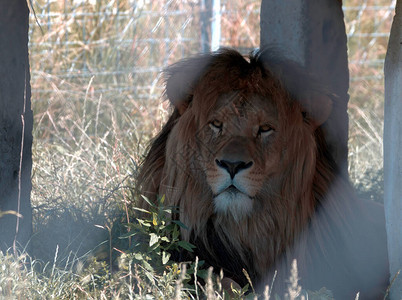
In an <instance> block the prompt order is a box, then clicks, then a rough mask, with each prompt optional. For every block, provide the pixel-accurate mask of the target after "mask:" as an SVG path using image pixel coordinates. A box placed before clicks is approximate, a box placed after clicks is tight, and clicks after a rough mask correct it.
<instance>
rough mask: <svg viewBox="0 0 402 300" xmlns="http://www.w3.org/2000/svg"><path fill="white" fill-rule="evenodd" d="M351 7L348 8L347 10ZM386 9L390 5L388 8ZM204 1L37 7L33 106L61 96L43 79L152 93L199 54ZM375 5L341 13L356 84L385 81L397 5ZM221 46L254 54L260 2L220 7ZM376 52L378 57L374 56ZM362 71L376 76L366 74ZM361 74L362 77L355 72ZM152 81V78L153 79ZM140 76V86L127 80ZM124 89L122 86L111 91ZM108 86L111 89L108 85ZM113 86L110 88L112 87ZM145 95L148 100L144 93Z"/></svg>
mask: <svg viewBox="0 0 402 300" xmlns="http://www.w3.org/2000/svg"><path fill="white" fill-rule="evenodd" d="M348 2H350V4H349V3H348ZM383 2H385V1H383ZM200 3H201V2H198V1H171V0H170V1H166V0H165V1H152V3H151V1H146V0H143V1H130V0H127V1H123V0H120V1H119V0H112V1H90V0H88V1H83V0H81V1H77V0H75V1H61V0H47V1H36V2H35V6H34V8H35V11H36V18H37V21H38V23H39V24H41V27H39V26H38V25H37V24H36V20H35V18H34V16H33V15H31V27H30V28H31V29H30V49H31V64H32V82H33V86H34V87H35V93H34V99H35V98H37V97H38V99H35V100H36V101H45V99H43V97H42V96H41V94H42V93H44V94H46V95H47V94H48V93H50V92H60V90H58V91H55V90H54V89H53V88H52V87H50V86H46V85H43V84H41V82H42V79H43V77H46V76H47V77H49V76H50V77H52V78H55V77H56V78H57V79H59V80H68V81H71V80H72V79H76V80H77V81H78V82H80V81H82V80H84V81H86V82H88V80H89V79H90V78H91V77H92V76H95V77H96V78H102V80H101V81H102V82H103V83H104V84H106V85H105V88H104V89H97V92H101V93H105V92H109V93H112V94H113V93H119V92H121V91H125V90H131V91H136V92H139V95H138V96H140V97H156V96H157V95H156V94H154V93H150V91H151V90H152V89H153V88H154V87H155V85H154V79H155V78H157V77H158V73H159V72H160V70H161V69H162V68H163V67H164V66H166V65H167V64H169V63H172V62H173V61H176V60H178V59H180V58H182V57H185V56H188V55H191V54H194V53H197V52H199V51H200V49H201V44H202V40H201V38H200V35H201V30H202V26H203V24H202V19H203V14H205V13H206V11H205V8H203V7H202V5H201V4H200ZM379 3H381V1H373V3H371V4H370V3H368V1H364V2H363V4H361V5H358V6H353V1H346V3H345V4H344V7H343V10H344V13H345V21H346V26H347V36H348V39H349V51H350V52H349V56H350V65H351V80H352V81H360V80H371V79H374V80H380V79H381V78H382V74H381V73H382V72H381V70H382V65H383V59H384V55H385V49H386V42H387V39H388V35H389V28H390V20H391V17H392V15H393V11H394V6H395V1H392V2H391V3H389V5H379ZM221 17H222V25H221V26H222V30H221V31H222V36H221V42H220V44H221V45H223V46H231V47H238V48H245V49H250V48H254V47H258V42H259V1H255V2H248V3H247V4H242V3H241V1H232V2H229V1H226V2H223V3H222V5H221ZM373 48H375V49H373ZM361 66H364V67H365V68H369V69H370V71H371V72H360V71H361ZM356 69H358V71H359V72H357V71H355V70H356ZM147 75H148V76H147ZM136 76H142V77H143V80H139V83H138V84H137V85H133V84H132V82H131V81H128V82H127V80H123V82H122V81H121V80H116V79H121V77H126V78H132V77H136ZM114 81H118V82H119V84H111V83H112V82H114ZM107 83H109V84H107ZM110 84H111V85H110ZM140 91H142V92H140Z"/></svg>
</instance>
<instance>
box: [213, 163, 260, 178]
mask: <svg viewBox="0 0 402 300" xmlns="http://www.w3.org/2000/svg"><path fill="white" fill-rule="evenodd" d="M215 163H216V164H217V165H218V167H220V168H222V169H225V170H226V171H227V172H228V173H229V174H230V178H231V179H233V178H234V177H235V175H236V174H237V173H238V172H239V171H241V170H245V169H248V168H250V167H251V166H252V165H253V162H252V161H250V162H248V163H245V162H244V161H228V160H223V159H222V160H218V159H215Z"/></svg>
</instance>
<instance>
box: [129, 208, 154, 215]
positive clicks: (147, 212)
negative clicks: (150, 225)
mask: <svg viewBox="0 0 402 300" xmlns="http://www.w3.org/2000/svg"><path fill="white" fill-rule="evenodd" d="M133 209H134V210H137V211H140V212H143V213H146V214H150V213H151V212H150V211H148V210H146V209H143V208H139V207H133Z"/></svg>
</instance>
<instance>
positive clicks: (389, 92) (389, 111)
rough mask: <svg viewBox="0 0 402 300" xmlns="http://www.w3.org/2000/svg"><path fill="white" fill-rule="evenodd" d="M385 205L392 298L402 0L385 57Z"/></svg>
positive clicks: (396, 267) (399, 244)
mask: <svg viewBox="0 0 402 300" xmlns="http://www.w3.org/2000/svg"><path fill="white" fill-rule="evenodd" d="M384 73H385V112H384V143H383V144H384V205H385V216H386V222H387V223H386V224H387V236H388V256H389V264H390V273H391V280H392V279H393V277H394V276H395V275H396V273H397V272H398V271H401V274H399V276H398V278H397V279H396V280H395V282H394V284H393V285H392V288H391V291H390V293H391V299H402V86H401V84H402V1H401V0H398V1H397V4H396V14H395V17H394V21H393V23H392V28H391V35H390V37H389V42H388V50H387V56H386V58H385V68H384Z"/></svg>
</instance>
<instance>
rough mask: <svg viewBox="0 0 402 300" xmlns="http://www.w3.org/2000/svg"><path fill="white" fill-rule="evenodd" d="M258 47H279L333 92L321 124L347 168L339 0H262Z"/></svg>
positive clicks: (343, 33) (342, 26) (346, 85)
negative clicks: (327, 117)
mask: <svg viewBox="0 0 402 300" xmlns="http://www.w3.org/2000/svg"><path fill="white" fill-rule="evenodd" d="M260 27H261V35H260V36H261V42H260V44H261V47H266V46H275V47H279V48H280V49H281V50H282V51H284V52H285V54H284V55H286V54H288V55H290V56H291V58H293V59H294V60H296V61H298V62H299V63H301V64H302V65H304V66H305V67H306V68H307V69H308V71H310V72H311V73H314V74H315V75H316V76H317V77H318V78H319V79H320V80H321V81H322V82H323V83H324V84H326V85H327V86H328V87H329V88H330V89H331V91H332V92H333V93H335V94H337V96H338V98H337V99H336V101H335V103H334V105H333V109H332V113H331V116H330V118H329V119H328V121H327V122H325V123H324V125H323V128H324V130H325V132H326V140H327V143H328V146H329V147H330V151H331V153H332V155H333V157H334V159H335V161H336V162H337V163H338V165H339V166H340V167H341V169H342V171H343V174H345V175H346V174H347V155H348V148H347V143H348V128H349V118H348V114H347V104H348V101H349V95H348V89H349V70H348V57H347V46H346V43H347V38H346V31H345V24H344V22H343V11H342V4H341V1H338V0H300V1H290V0H263V1H262V4H261V25H260Z"/></svg>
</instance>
